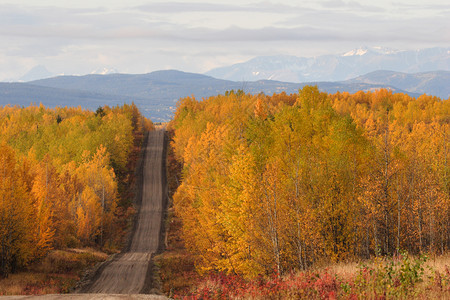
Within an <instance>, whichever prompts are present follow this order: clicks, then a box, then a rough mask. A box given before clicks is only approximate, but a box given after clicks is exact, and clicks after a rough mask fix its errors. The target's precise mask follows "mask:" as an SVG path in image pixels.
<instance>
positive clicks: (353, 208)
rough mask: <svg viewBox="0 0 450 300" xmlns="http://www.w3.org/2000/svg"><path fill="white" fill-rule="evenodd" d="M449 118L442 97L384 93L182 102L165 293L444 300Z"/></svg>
mask: <svg viewBox="0 0 450 300" xmlns="http://www.w3.org/2000/svg"><path fill="white" fill-rule="evenodd" d="M448 116H450V100H449V99H447V100H441V99H439V98H436V97H431V96H427V95H422V96H420V97H419V98H417V99H415V98H411V97H409V96H408V95H404V94H393V93H392V92H390V91H387V90H379V91H374V92H358V93H356V94H352V95H350V94H348V93H337V94H326V93H321V92H319V91H318V89H317V88H316V87H305V88H303V89H302V90H300V91H299V93H298V94H294V95H286V94H284V93H282V94H275V95H273V96H266V95H263V94H260V95H248V94H245V93H243V92H242V91H237V92H235V91H231V92H227V93H226V94H225V95H219V96H217V97H211V98H208V99H205V100H203V101H197V100H196V99H194V98H190V97H188V98H185V99H182V100H181V101H180V102H179V103H178V108H177V111H176V113H175V118H174V120H173V121H172V122H171V124H170V125H169V130H170V134H171V135H172V143H171V147H172V149H171V150H170V151H169V157H168V159H169V163H168V166H169V168H170V169H169V174H171V176H170V178H169V184H170V189H171V191H172V192H173V197H172V198H173V205H172V209H171V213H170V214H171V216H172V217H171V219H170V220H171V221H170V222H169V235H168V251H167V252H166V253H165V254H163V255H162V256H160V257H158V258H157V263H158V265H159V267H160V273H161V280H162V286H163V289H164V291H165V292H166V293H167V294H168V295H172V296H177V297H182V296H192V297H193V298H194V299H195V298H238V299H239V298H256V299H265V298H292V299H295V298H305V299H306V298H318V299H319V298H343V299H346V298H350V299H351V298H355V299H356V298H385V297H387V298H411V297H419V298H435V297H437V298H443V297H444V298H445V297H447V296H448V293H449V279H450V274H449V266H448V265H449V259H448V251H449V248H450V226H449V225H450V167H449V163H448V162H449V159H450V145H449V141H450V119H449V117H448ZM170 182H172V183H170ZM425 255H428V256H429V257H432V258H433V259H429V258H427V257H426V256H425ZM436 257H437V259H436ZM351 262H359V263H351ZM436 264H438V265H439V266H437V265H436ZM340 265H344V266H346V267H345V268H347V269H350V271H349V272H345V273H342V272H339V271H338V270H336V267H337V266H340ZM348 266H350V267H348ZM177 274H178V275H180V276H176V275H177Z"/></svg>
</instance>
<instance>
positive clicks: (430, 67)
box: [205, 47, 450, 82]
mask: <svg viewBox="0 0 450 300" xmlns="http://www.w3.org/2000/svg"><path fill="white" fill-rule="evenodd" d="M377 70H390V71H395V72H404V73H419V72H430V71H435V70H443V71H450V48H429V49H421V50H415V51H399V50H392V49H387V48H381V47H373V48H365V47H363V48H359V49H354V50H352V51H349V52H347V53H343V54H338V55H323V56H317V57H296V56H261V57H256V58H253V59H251V60H249V61H247V62H244V63H239V64H234V65H231V66H226V67H221V68H216V69H213V70H211V71H209V72H206V73H205V75H209V76H212V77H215V78H220V79H225V80H233V81H256V80H263V79H270V80H278V81H285V82H311V81H314V82H315V81H343V80H349V79H351V78H355V77H357V76H361V75H363V74H367V73H370V72H374V71H377Z"/></svg>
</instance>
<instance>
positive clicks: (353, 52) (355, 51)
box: [342, 48, 369, 56]
mask: <svg viewBox="0 0 450 300" xmlns="http://www.w3.org/2000/svg"><path fill="white" fill-rule="evenodd" d="M368 51H369V50H367V48H358V49H353V50H351V51H349V52H346V53H344V54H342V56H355V55H359V56H363V55H364V54H366V53H367V52H368Z"/></svg>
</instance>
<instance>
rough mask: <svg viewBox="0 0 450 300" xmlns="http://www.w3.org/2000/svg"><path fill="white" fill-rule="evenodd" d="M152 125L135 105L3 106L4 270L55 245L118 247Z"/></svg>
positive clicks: (0, 223) (0, 269)
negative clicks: (94, 107) (94, 108)
mask: <svg viewBox="0 0 450 300" xmlns="http://www.w3.org/2000/svg"><path fill="white" fill-rule="evenodd" d="M152 127H153V125H152V123H151V121H149V120H147V119H146V118H144V117H143V116H142V115H141V114H140V112H139V110H138V109H137V107H136V106H135V105H134V104H132V105H123V106H122V107H114V108H110V107H100V108H99V109H97V111H96V112H92V111H88V110H82V109H81V108H55V109H48V108H45V107H44V106H42V105H40V106H30V107H27V108H20V107H17V106H14V107H10V106H5V107H0V244H1V246H0V247H1V248H0V276H1V277H6V276H8V274H9V273H11V272H14V271H15V270H16V269H17V268H20V267H24V266H26V265H27V264H28V263H30V262H31V261H34V260H36V259H39V258H42V257H43V256H45V255H46V254H47V252H48V251H49V250H51V249H58V248H64V247H77V246H99V247H107V248H110V249H114V248H117V247H120V243H121V242H122V241H121V239H122V237H123V232H124V230H125V225H126V224H125V223H126V220H125V219H126V216H127V214H129V213H131V211H130V210H129V208H131V204H132V199H130V198H131V197H130V193H131V191H130V188H131V185H130V184H131V183H132V181H133V180H134V178H133V177H134V176H133V172H134V164H135V163H136V160H137V157H138V155H139V149H140V146H141V144H142V142H143V138H144V134H145V132H146V131H148V130H150V129H151V128H152ZM124 220H125V221H124ZM124 222H125V223H124Z"/></svg>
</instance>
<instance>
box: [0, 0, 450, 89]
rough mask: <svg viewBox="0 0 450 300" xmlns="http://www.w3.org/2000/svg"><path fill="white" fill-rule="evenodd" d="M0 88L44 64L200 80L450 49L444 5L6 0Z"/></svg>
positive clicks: (0, 27) (0, 24) (1, 1)
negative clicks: (258, 68)
mask: <svg viewBox="0 0 450 300" xmlns="http://www.w3.org/2000/svg"><path fill="white" fill-rule="evenodd" d="M0 41H1V42H0V81H12V80H16V79H17V78H20V77H21V76H22V75H24V74H25V73H26V72H28V71H29V70H30V69H31V68H33V67H35V66H38V65H42V66H45V67H46V68H47V69H48V70H49V71H50V72H52V73H54V74H76V75H83V74H89V73H91V72H93V71H95V70H100V69H103V68H108V69H114V70H116V71H118V72H120V73H132V74H141V73H148V72H152V71H156V70H164V69H177V70H181V71H186V72H196V73H203V72H206V71H208V70H210V69H212V68H215V67H220V66H226V65H231V64H234V63H239V62H244V61H246V60H249V59H251V58H253V57H256V56H265V55H295V56H300V57H313V56H319V55H325V54H339V53H345V52H348V51H350V50H352V49H355V48H358V47H361V46H365V47H372V46H381V47H387V48H393V49H398V50H414V49H422V48H432V47H450V1H448V0H377V1H373V0H359V1H358V0H355V1H344V0H292V1H291V0H284V1H266V0H263V1H259V0H254V1H248V0H216V1H207V0H203V1H202V0H177V1H170V0H169V1H163V0H156V1H153V0H76V1H74V0H0Z"/></svg>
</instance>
